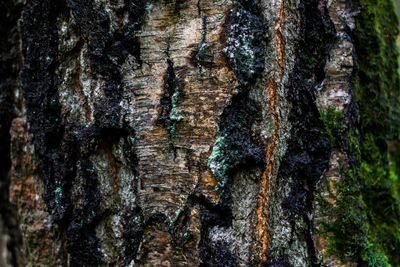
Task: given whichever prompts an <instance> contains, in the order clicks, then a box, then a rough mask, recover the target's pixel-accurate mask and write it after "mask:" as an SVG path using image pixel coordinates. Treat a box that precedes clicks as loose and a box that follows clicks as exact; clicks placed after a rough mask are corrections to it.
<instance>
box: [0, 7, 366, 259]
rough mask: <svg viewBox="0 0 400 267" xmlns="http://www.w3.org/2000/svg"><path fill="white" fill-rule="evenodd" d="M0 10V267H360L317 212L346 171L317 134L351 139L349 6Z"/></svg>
mask: <svg viewBox="0 0 400 267" xmlns="http://www.w3.org/2000/svg"><path fill="white" fill-rule="evenodd" d="M8 2H9V3H8ZM1 5H4V8H2V10H1V12H3V13H4V14H3V15H2V16H1V19H2V20H4V21H2V24H1V27H0V32H1V33H2V37H1V43H2V46H1V51H0V53H1V54H0V55H1V61H2V67H1V68H0V77H1V83H0V87H1V91H0V94H1V95H0V105H1V107H0V115H1V123H0V135H1V139H2V144H1V146H0V152H1V153H0V154H1V157H2V158H1V161H2V162H4V163H5V164H3V165H2V167H1V173H0V175H1V177H0V178H1V187H0V190H1V192H0V193H1V198H2V199H1V204H0V213H1V215H2V220H1V221H0V230H1V231H2V232H3V234H2V238H0V241H1V244H0V250H1V251H6V252H7V253H5V254H4V255H6V256H5V257H4V256H2V257H1V258H0V265H12V266H338V265H340V264H343V266H352V265H354V264H356V263H357V259H356V257H354V258H351V259H350V260H348V261H347V263H340V259H339V258H338V257H337V255H329V256H328V254H327V253H328V252H329V251H331V250H330V249H329V242H328V238H327V237H326V235H321V234H320V232H319V229H320V228H321V227H322V226H321V225H322V224H324V223H329V222H330V221H332V220H335V219H334V218H335V216H336V215H332V216H325V215H324V214H322V213H321V212H319V209H320V208H321V207H320V205H321V204H320V203H319V202H317V201H316V199H317V196H320V195H322V196H323V197H324V199H325V200H326V201H329V200H330V197H332V196H331V194H332V192H333V195H335V186H332V184H334V181H341V180H343V179H345V178H343V177H342V176H341V174H342V172H343V170H342V169H340V168H339V167H338V165H341V166H346V168H350V167H351V166H359V164H358V163H357V160H356V159H354V157H356V156H355V154H354V153H351V152H350V146H351V144H350V143H349V141H348V137H346V136H345V133H344V131H342V132H337V133H335V134H336V135H335V136H336V137H337V138H338V139H340V140H341V141H340V142H339V141H338V142H337V143H336V144H335V145H332V143H330V139H329V137H330V136H329V134H327V132H326V121H324V120H323V119H321V116H322V115H321V114H325V112H327V111H329V110H331V109H333V110H336V111H340V112H343V114H344V115H343V121H344V124H345V125H346V127H348V129H350V128H351V129H353V128H354V129H355V128H356V127H357V125H356V118H357V104H356V99H355V97H354V86H353V78H354V77H355V73H356V72H355V70H356V68H355V64H354V60H355V56H356V53H355V50H354V41H353V31H354V28H355V22H354V20H355V16H356V15H357V13H358V12H360V5H359V3H358V2H357V3H353V2H351V1H350V2H349V1H340V0H333V1H317V0H279V1H265V0H255V1H245V0H243V1H231V0H221V1H219V0H196V1H192V0H187V1H179V0H176V1H150V0H131V1H130V0H94V1H86V0H28V1H26V2H25V3H19V2H18V1H7V4H6V3H5V4H1ZM17 21H18V23H17ZM6 25H14V26H13V27H9V26H6ZM346 129H347V128H346ZM327 184H328V186H326V185H327ZM329 185H330V186H329ZM336 195H337V194H336ZM5 240H8V241H7V242H6V241H5ZM359 257H361V256H360V255H359ZM360 262H361V260H360Z"/></svg>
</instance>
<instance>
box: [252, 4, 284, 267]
mask: <svg viewBox="0 0 400 267" xmlns="http://www.w3.org/2000/svg"><path fill="white" fill-rule="evenodd" d="M284 15H285V1H284V0H281V7H280V11H279V18H278V20H277V21H276V24H275V29H274V37H275V40H276V45H277V46H276V51H277V55H278V69H277V74H278V75H279V76H278V77H279V80H278V81H276V77H275V75H274V77H273V79H272V80H271V81H269V82H268V84H267V87H266V95H268V98H267V99H266V101H267V102H268V107H269V109H270V110H271V113H272V117H273V121H274V130H273V134H272V138H271V141H270V142H269V144H268V147H267V153H266V159H265V162H266V164H267V167H266V169H265V170H264V173H263V175H262V181H261V191H260V195H259V200H258V207H257V218H258V224H257V229H258V235H259V238H260V241H261V244H262V249H261V254H260V258H261V259H262V261H263V262H265V261H267V254H268V238H269V229H268V216H269V215H268V214H267V212H266V203H267V200H268V199H269V196H268V194H269V193H270V192H268V191H269V190H270V189H269V187H270V185H269V183H270V181H271V178H272V176H273V175H275V165H276V160H277V158H276V157H275V155H276V152H277V149H276V146H277V144H278V142H279V124H280V119H279V115H278V114H279V110H278V107H277V105H276V103H277V92H276V90H277V83H279V84H280V83H281V82H282V77H283V74H284V71H285V70H284V61H285V44H284V40H283V36H282V28H283V22H284Z"/></svg>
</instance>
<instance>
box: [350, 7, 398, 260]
mask: <svg viewBox="0 0 400 267" xmlns="http://www.w3.org/2000/svg"><path fill="white" fill-rule="evenodd" d="M361 2H362V4H363V10H362V12H361V14H360V16H359V17H358V19H357V28H356V32H355V37H356V49H357V50H356V53H357V55H358V57H357V61H356V63H357V68H358V79H357V80H356V82H355V88H356V98H357V102H358V105H359V120H358V123H359V130H360V136H361V140H360V144H359V158H360V161H361V164H360V173H359V175H360V182H361V185H362V186H361V190H362V192H361V193H362V197H363V201H364V205H365V212H366V215H367V223H368V229H369V237H370V239H371V240H373V242H374V246H372V248H371V249H369V252H368V253H364V254H363V259H364V260H365V261H367V260H366V259H367V258H368V259H369V260H368V263H369V264H370V265H371V266H374V265H376V266H379V265H380V264H379V263H378V261H377V260H376V259H377V257H378V256H379V255H380V256H379V257H378V258H385V257H384V256H385V255H386V256H387V259H388V262H390V263H391V264H392V265H394V266H398V265H400V253H399V252H400V230H399V229H400V206H399V197H398V196H399V191H398V188H399V181H398V179H397V177H398V175H399V170H398V169H397V168H396V165H397V161H399V155H398V152H394V151H393V150H388V144H389V141H393V140H399V129H400V119H399V118H400V116H399V114H400V109H399V107H400V84H399V75H398V72H397V69H398V62H397V59H398V51H397V48H396V37H397V35H398V21H397V17H396V15H395V13H394V6H393V3H392V1H388V0H385V1H384V0H378V1H376V0H375V1H373V0H362V1H361ZM396 154H397V155H396Z"/></svg>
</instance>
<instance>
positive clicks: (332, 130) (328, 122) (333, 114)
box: [320, 107, 347, 147]
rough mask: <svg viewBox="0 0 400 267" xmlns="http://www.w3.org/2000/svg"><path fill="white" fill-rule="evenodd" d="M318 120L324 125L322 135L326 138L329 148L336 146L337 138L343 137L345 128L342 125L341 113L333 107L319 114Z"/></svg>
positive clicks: (342, 117) (342, 116)
mask: <svg viewBox="0 0 400 267" xmlns="http://www.w3.org/2000/svg"><path fill="white" fill-rule="evenodd" d="M320 119H321V120H322V121H323V123H324V129H325V131H324V133H325V135H326V136H327V137H328V140H329V143H330V144H331V147H334V146H338V145H339V144H338V138H340V137H341V136H343V133H344V132H345V131H346V128H347V127H346V126H345V125H344V123H343V119H344V115H343V113H342V112H341V111H340V110H336V109H335V108H334V107H329V108H328V109H327V110H326V111H325V112H323V111H321V112H320Z"/></svg>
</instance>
